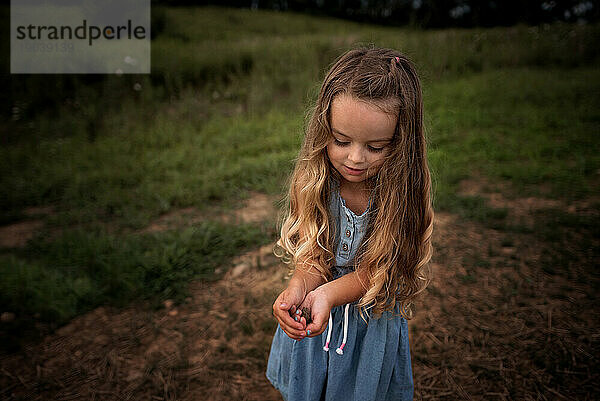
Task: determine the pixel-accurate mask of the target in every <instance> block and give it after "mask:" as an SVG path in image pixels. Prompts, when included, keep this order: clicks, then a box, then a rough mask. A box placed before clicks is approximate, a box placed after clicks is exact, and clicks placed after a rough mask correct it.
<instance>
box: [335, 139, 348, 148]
mask: <svg viewBox="0 0 600 401" xmlns="http://www.w3.org/2000/svg"><path fill="white" fill-rule="evenodd" d="M333 143H335V144H336V145H337V146H348V145H350V142H342V141H338V140H337V138H333Z"/></svg>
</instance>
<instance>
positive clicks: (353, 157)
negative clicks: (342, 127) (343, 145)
mask: <svg viewBox="0 0 600 401" xmlns="http://www.w3.org/2000/svg"><path fill="white" fill-rule="evenodd" d="M348 160H349V161H350V162H352V163H353V164H355V165H359V164H361V163H364V162H365V160H366V159H365V153H364V149H363V148H362V146H360V145H359V144H355V145H353V146H352V147H351V148H350V150H349V152H348Z"/></svg>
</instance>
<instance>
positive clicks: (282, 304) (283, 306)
mask: <svg viewBox="0 0 600 401" xmlns="http://www.w3.org/2000/svg"><path fill="white" fill-rule="evenodd" d="M279 306H281V307H282V308H285V307H287V304H286V303H285V302H283V303H280V304H279Z"/></svg>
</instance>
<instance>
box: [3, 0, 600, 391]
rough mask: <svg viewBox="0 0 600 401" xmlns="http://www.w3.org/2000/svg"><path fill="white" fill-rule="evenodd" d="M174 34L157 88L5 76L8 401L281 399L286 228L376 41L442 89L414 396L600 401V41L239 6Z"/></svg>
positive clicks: (208, 14)
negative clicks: (306, 146) (356, 51)
mask: <svg viewBox="0 0 600 401" xmlns="http://www.w3.org/2000/svg"><path fill="white" fill-rule="evenodd" d="M153 24H154V25H153V30H154V31H155V32H156V37H155V38H154V39H153V44H152V74H151V75H149V76H106V77H97V76H94V77H85V76H62V77H61V76H50V77H41V76H33V77H26V76H19V77H15V76H12V77H11V76H7V75H6V74H5V75H3V76H2V77H1V79H2V83H3V84H6V85H7V86H6V87H7V88H9V90H8V92H7V93H8V95H7V97H6V99H5V100H4V101H3V102H4V103H7V102H8V101H10V104H8V106H7V108H6V109H7V110H8V109H10V113H8V114H6V115H4V114H3V119H4V121H3V123H2V124H1V125H2V126H1V127H0V133H1V136H0V137H1V138H2V141H3V146H2V148H1V149H0V184H1V185H2V188H3V191H2V195H1V196H0V205H1V208H0V210H1V212H0V275H1V276H2V280H1V281H0V309H1V310H0V313H2V321H1V322H0V335H1V336H2V348H1V350H0V396H1V398H3V399H9V400H13V399H14V400H21V399H39V400H47V399H61V400H62V399H82V400H83V399H85V400H88V399H165V400H167V399H168V400H174V399H182V400H185V399H217V400H220V399H223V400H227V399H247V400H265V399H273V400H276V399H279V398H278V394H277V392H276V391H274V390H273V389H272V388H271V387H270V385H269V383H268V382H267V381H266V379H265V378H264V370H265V367H266V359H267V355H268V350H269V345H270V340H271V337H272V334H273V331H274V328H275V322H274V320H273V319H272V317H271V313H270V308H271V303H272V302H273V300H274V298H275V297H276V295H277V293H278V292H279V291H281V289H283V288H284V286H285V280H286V277H287V273H288V272H287V269H286V267H285V266H283V265H281V264H280V263H279V262H278V261H277V260H276V259H275V258H274V257H273V256H272V254H271V252H270V250H271V248H272V243H273V241H275V239H276V220H277V210H278V209H279V207H280V206H281V199H282V196H283V194H284V184H285V180H286V177H287V175H288V174H289V172H290V169H291V166H292V163H293V159H294V157H295V155H296V152H297V149H298V147H299V144H300V142H301V139H302V130H303V126H304V123H305V121H306V115H307V109H308V108H309V107H310V106H311V104H312V102H314V100H315V98H316V94H317V91H318V88H319V84H320V80H321V79H322V77H323V75H324V73H325V71H326V69H327V67H328V66H329V65H330V64H331V63H332V62H333V61H334V59H335V58H336V57H337V56H338V55H339V54H340V53H342V52H343V51H344V50H346V49H348V48H351V47H354V46H357V45H370V44H374V45H377V46H389V47H394V48H397V49H400V50H401V51H403V52H405V53H406V54H408V55H409V56H410V57H411V58H412V59H413V60H414V61H415V63H416V65H417V66H418V70H419V72H420V74H421V76H422V79H423V85H424V98H425V109H426V125H427V135H428V144H429V160H430V165H431V168H432V173H433V178H434V187H435V188H434V189H435V194H434V206H435V210H436V220H435V228H434V257H433V260H432V263H431V268H432V273H433V281H432V283H431V285H430V286H429V287H428V290H427V292H426V293H425V294H424V295H423V297H422V298H421V299H420V300H419V302H417V304H416V305H415V310H416V313H417V314H416V317H415V319H414V320H413V321H411V322H409V326H410V331H411V346H412V358H413V371H414V379H415V398H416V399H447V400H454V399H486V400H488V399H498V400H504V399H596V398H598V396H599V394H600V386H599V384H598V379H599V376H600V375H599V373H598V372H599V371H600V369H599V368H600V363H599V361H598V355H600V352H599V351H600V331H599V330H600V324H599V323H600V321H599V320H600V319H599V317H600V316H599V313H598V311H597V308H596V306H597V304H598V295H597V294H598V290H599V288H600V277H599V274H598V273H597V271H596V265H597V260H598V256H599V252H598V245H599V231H598V226H599V223H600V216H599V215H600V213H599V211H598V210H599V206H600V198H599V196H598V184H599V181H600V158H599V156H598V154H599V151H600V149H599V143H600V141H599V140H598V139H597V136H598V132H599V128H600V111H599V110H600V109H599V108H598V105H599V104H600V69H599V68H598V67H599V65H600V59H599V57H598V51H597V43H598V41H599V39H600V27H599V26H596V25H566V24H555V25H544V26H539V27H527V26H516V27H508V28H493V29H472V30H439V31H415V30H409V29H398V28H382V27H376V26H368V25H360V24H354V23H350V22H345V21H340V20H334V19H324V18H315V17H308V16H303V15H295V14H288V13H271V12H263V11H256V12H251V11H249V10H224V9H217V8H192V9H182V8H177V9H154V10H153ZM5 71H6V70H5ZM7 99H8V100H7Z"/></svg>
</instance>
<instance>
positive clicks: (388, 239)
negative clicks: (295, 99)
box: [275, 48, 433, 319]
mask: <svg viewBox="0 0 600 401" xmlns="http://www.w3.org/2000/svg"><path fill="white" fill-rule="evenodd" d="M342 94H344V95H350V96H352V97H353V98H355V99H358V100H361V101H365V102H367V103H370V104H373V105H375V106H377V107H380V108H381V109H382V110H384V111H385V112H388V113H390V114H392V115H395V116H397V123H396V129H395V133H394V136H393V138H392V142H391V143H390V144H389V145H388V146H389V148H390V151H389V153H388V155H387V156H386V158H385V160H384V162H383V164H382V166H381V169H380V170H379V172H378V173H377V174H376V175H375V176H373V177H371V178H369V180H368V182H367V185H368V188H369V189H370V190H371V207H370V209H369V212H368V213H369V224H368V227H367V231H366V233H365V237H364V240H363V243H362V244H361V247H360V248H359V250H358V251H357V256H356V257H355V259H354V268H355V269H356V270H357V271H362V272H366V273H367V274H366V275H362V276H363V277H368V282H367V283H363V285H364V287H365V288H366V293H365V294H364V295H363V297H362V298H361V299H360V301H359V302H358V305H357V306H358V307H359V308H360V310H361V314H362V313H363V312H364V311H368V314H369V315H370V314H375V315H379V314H381V313H383V312H384V311H394V310H395V308H396V305H398V306H399V313H400V315H402V316H404V317H405V318H409V319H410V318H411V317H412V308H411V307H410V305H411V303H412V301H413V300H414V298H415V297H416V295H417V294H418V293H420V292H421V291H422V290H424V289H425V287H426V286H427V284H428V283H429V274H428V268H427V267H428V266H427V263H428V262H429V260H430V259H431V255H432V246H431V234H432V231H433V208H432V194H431V192H432V191H431V177H430V173H429V167H428V164H427V157H426V141H425V131H424V126H423V100H422V95H421V85H420V82H419V78H418V77H417V74H416V71H415V67H414V66H413V64H412V63H411V62H410V61H409V60H408V59H407V58H406V57H405V56H404V55H403V54H401V53H399V52H397V51H395V50H392V49H377V48H361V49H355V50H350V51H348V52H346V53H345V54H343V55H342V56H341V57H340V58H338V60H337V61H336V62H335V63H334V64H333V66H332V67H331V69H330V70H329V72H328V73H327V75H326V76H325V79H324V82H323V85H322V86H321V90H320V92H319V97H318V100H317V103H316V105H315V107H314V109H313V112H312V115H311V117H310V120H309V121H308V124H307V126H306V129H305V136H304V141H303V144H302V147H301V149H300V153H299V156H298V158H297V160H296V165H295V168H294V171H293V173H292V175H291V177H290V179H289V181H290V182H289V193H288V199H287V202H286V204H287V210H286V212H285V214H284V216H283V219H282V222H281V237H280V239H279V240H278V242H277V246H276V252H275V253H276V254H277V255H278V256H280V257H281V258H282V259H283V261H284V262H286V263H292V264H293V265H294V266H296V267H297V266H298V265H299V264H304V265H305V266H313V267H314V268H315V269H316V270H317V271H318V272H319V274H320V275H321V276H322V277H323V278H324V279H326V280H331V279H332V272H331V267H332V266H333V264H335V252H336V250H335V249H334V248H335V246H334V236H335V230H336V223H335V222H333V221H332V220H331V216H330V212H329V201H330V199H329V198H330V193H331V190H332V185H334V184H333V183H332V179H331V178H332V177H335V178H337V179H338V180H339V179H341V177H340V175H339V173H338V172H337V170H336V169H335V168H333V166H332V165H331V163H330V161H329V158H328V156H327V145H328V144H329V143H330V142H331V141H332V140H333V135H332V129H331V103H332V101H333V99H334V98H335V97H336V96H339V95H342Z"/></svg>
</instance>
